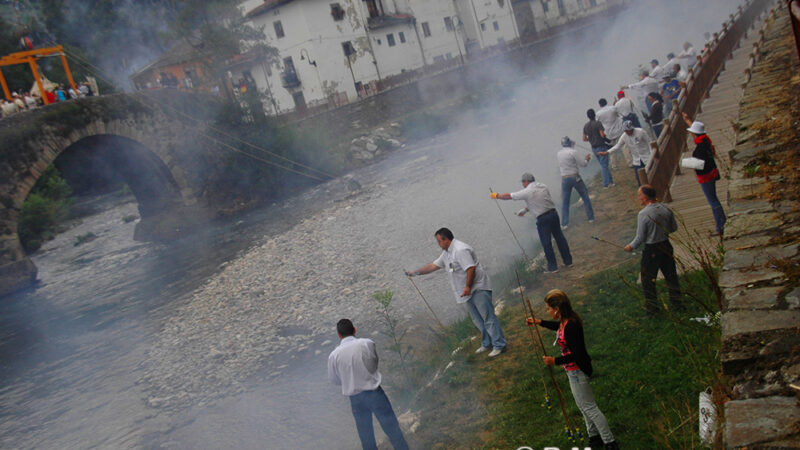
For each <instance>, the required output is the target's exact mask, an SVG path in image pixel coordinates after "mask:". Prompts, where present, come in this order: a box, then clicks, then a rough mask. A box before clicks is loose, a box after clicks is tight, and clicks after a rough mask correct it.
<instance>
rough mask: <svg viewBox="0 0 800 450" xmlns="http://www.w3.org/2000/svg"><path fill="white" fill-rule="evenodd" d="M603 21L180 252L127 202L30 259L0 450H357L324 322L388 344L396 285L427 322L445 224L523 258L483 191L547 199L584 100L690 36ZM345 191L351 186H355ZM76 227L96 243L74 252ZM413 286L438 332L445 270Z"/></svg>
mask: <svg viewBox="0 0 800 450" xmlns="http://www.w3.org/2000/svg"><path fill="white" fill-rule="evenodd" d="M678 3H680V2H678ZM691 3H693V2H689V4H691ZM710 3H714V2H710ZM718 3H719V2H718ZM722 3H725V2H722ZM645 4H650V3H648V2H645ZM681 4H682V3H681ZM730 4H731V8H730V9H731V10H732V9H733V7H734V6H735V3H730ZM717 6H718V5H717ZM712 7H713V5H709V6H708V8H712ZM677 12H679V13H681V14H684V15H686V16H687V17H688V16H689V15H691V14H696V11H690V9H689V8H688V7H687V8H683V9H679V10H677ZM639 13H641V11H638V12H631V13H626V14H624V15H623V16H621V18H620V20H619V21H618V22H616V23H615V24H616V25H618V24H619V23H627V22H625V21H626V20H633V19H634V18H637V17H640V15H639ZM716 15H719V18H717V17H716V16H714V17H710V18H706V19H704V20H706V21H708V24H706V23H705V22H700V21H697V20H696V21H695V22H691V26H692V28H690V29H691V30H693V32H694V34H702V32H703V31H705V30H713V29H716V28H717V26H718V25H717V26H713V25H712V24H716V23H721V21H722V18H723V17H724V16H725V14H722V13H720V11H719V10H716ZM695 19H696V17H695ZM615 24H612V23H607V24H603V26H595V27H594V28H591V29H589V30H590V31H591V32H590V33H585V34H586V36H584V37H583V38H582V39H579V40H572V41H569V42H565V43H564V44H562V45H563V48H561V50H560V51H559V55H563V57H559V58H557V60H556V61H553V62H552V66H551V67H549V68H548V69H546V70H545V69H541V70H538V71H536V73H535V74H532V75H531V76H530V78H529V79H528V80H525V81H522V82H521V83H520V85H519V86H518V89H517V91H516V92H515V95H514V96H513V98H511V99H510V100H506V101H503V102H500V103H498V104H493V105H484V107H481V108H478V109H476V110H471V111H465V112H463V113H461V114H459V115H458V116H456V117H454V118H453V121H454V125H453V126H452V127H451V129H450V130H449V131H448V132H446V133H443V134H441V135H438V136H436V137H434V138H431V139H428V140H426V141H424V142H419V143H416V144H411V145H408V146H407V147H405V148H403V149H401V150H398V151H396V152H394V153H392V154H391V155H388V156H387V157H386V158H384V159H383V160H381V161H380V162H378V163H376V164H374V165H372V166H369V167H365V168H362V169H359V170H356V171H354V172H353V173H351V174H350V175H348V176H347V177H344V178H340V179H337V180H333V181H331V182H329V183H326V184H323V185H320V186H318V187H316V188H314V189H312V190H310V191H307V192H305V193H303V194H300V195H298V196H296V197H293V198H291V199H289V200H286V201H284V202H281V203H278V204H275V205H272V206H270V207H267V208H264V209H262V210H259V211H256V212H252V213H250V214H247V215H245V216H242V217H239V218H237V219H235V220H232V221H230V222H227V223H221V224H217V225H215V226H213V227H209V228H208V229H207V230H204V231H203V232H201V233H198V234H197V235H195V236H192V237H191V238H186V239H184V240H182V241H179V242H175V243H172V244H170V245H159V244H152V243H139V242H134V241H133V240H132V236H133V228H134V226H135V222H130V223H125V222H124V221H123V220H122V218H123V217H125V216H127V215H131V214H136V203H135V201H127V202H123V203H122V204H119V203H118V202H117V203H114V205H113V206H108V207H105V208H101V210H99V211H98V212H96V213H94V214H92V215H89V216H87V217H84V218H82V219H81V221H80V223H77V224H75V225H74V226H73V227H72V228H70V229H69V230H68V231H66V232H64V233H62V234H59V235H58V236H57V237H56V238H55V239H54V240H52V241H50V242H47V243H46V244H45V245H44V246H43V247H42V249H41V250H40V251H39V252H37V254H36V255H35V257H34V258H33V259H34V262H35V263H36V265H37V266H38V267H39V280H40V281H39V283H38V285H37V286H36V287H35V288H34V289H32V290H31V291H28V292H25V293H22V294H19V295H16V296H13V297H10V298H5V299H3V302H2V303H0V327H1V331H0V380H2V388H1V389H2V391H0V446H1V447H3V448H92V447H100V448H140V447H147V448H187V449H189V448H191V449H196V448H278V449H281V448H286V449H290V448H291V449H295V448H320V447H324V448H332V449H337V448H342V449H345V448H356V447H358V438H357V435H356V433H355V427H354V424H353V419H352V416H351V415H350V413H349V405H348V402H347V401H346V399H345V398H343V397H342V396H341V393H340V392H338V391H337V389H336V388H334V387H333V386H330V385H328V384H327V381H326V376H325V363H326V359H327V355H328V353H329V352H330V351H331V350H332V349H333V348H334V347H335V345H336V344H337V342H338V339H337V337H336V334H335V323H336V321H337V320H338V319H340V318H341V317H350V318H352V319H353V320H354V322H355V324H356V327H357V328H358V334H359V335H360V336H365V337H373V338H375V339H376V340H377V341H378V342H379V343H381V342H382V340H381V336H380V335H379V334H378V333H379V332H380V331H381V330H382V329H383V328H382V327H381V326H380V324H379V322H378V316H377V314H376V312H375V303H374V301H373V300H371V296H372V294H373V293H374V292H376V291H378V290H382V289H391V290H392V291H393V292H394V293H395V301H394V305H395V308H396V314H397V317H398V318H400V319H402V326H403V327H404V328H406V329H409V330H410V332H412V333H413V332H422V331H421V330H424V328H425V327H427V326H430V324H431V322H430V319H429V316H428V313H427V310H426V309H425V307H424V304H423V303H422V302H421V301H420V300H419V297H418V296H417V294H416V292H415V291H414V290H413V288H412V286H411V285H410V284H409V282H408V280H406V279H405V277H404V276H403V269H404V268H416V267H418V266H420V265H422V264H426V263H428V262H431V261H432V260H433V259H435V258H436V257H437V256H438V254H439V252H440V250H439V249H438V247H437V246H436V243H435V241H434V238H433V233H434V231H435V230H436V229H438V228H439V227H442V226H447V227H449V228H450V229H451V230H453V232H454V233H455V235H456V238H458V239H461V240H463V241H465V242H467V243H469V244H471V245H472V246H473V247H474V248H475V249H476V250H477V253H478V255H479V257H480V259H481V261H482V262H483V264H484V265H485V266H486V267H487V269H488V270H489V271H490V272H493V271H496V270H500V269H502V268H503V267H504V266H505V265H506V264H507V263H508V262H510V261H511V260H512V259H513V258H515V257H517V256H518V255H519V249H518V247H517V246H516V244H515V243H514V241H513V239H512V237H511V235H510V233H509V232H508V229H507V227H506V224H505V222H504V221H503V218H502V217H501V216H500V214H499V212H498V211H497V207H496V206H495V205H494V201H492V200H490V199H489V197H488V195H489V188H490V187H491V188H493V189H494V190H496V191H500V192H508V191H512V190H517V189H519V188H521V186H520V183H519V176H520V175H521V173H522V172H524V171H531V172H533V173H534V174H535V175H536V176H537V180H539V181H543V182H544V183H546V184H548V185H549V186H550V188H551V192H552V193H553V196H554V198H555V199H556V200H558V197H559V190H560V189H559V188H558V186H559V183H560V177H559V176H558V173H557V169H556V161H555V152H556V150H557V149H558V148H559V145H558V144H559V141H560V138H561V136H563V135H570V136H572V138H573V139H576V138H579V137H580V130H581V128H582V125H583V122H584V117H585V116H584V111H585V109H586V108H588V107H591V106H593V105H594V104H595V102H596V97H599V96H601V95H602V96H606V97H608V98H611V96H612V94H613V93H614V92H615V91H616V89H618V86H619V84H621V83H622V82H624V81H628V82H629V81H630V78H631V73H632V72H633V69H634V68H635V67H636V64H638V63H639V62H641V61H648V60H649V59H650V58H651V57H652V54H653V53H656V52H657V54H661V53H666V51H668V50H677V48H678V47H679V45H680V43H681V42H682V40H683V36H684V35H685V34H686V32H685V31H684V32H678V31H676V30H669V32H667V31H665V33H666V34H667V35H668V36H670V40H667V39H664V38H663V37H659V39H658V40H657V41H655V42H653V43H652V45H651V46H650V47H651V48H652V49H654V50H652V51H651V50H648V49H647V48H642V47H647V46H646V45H642V41H641V40H639V41H637V42H634V41H632V40H630V39H628V37H629V36H628V34H627V33H628V32H630V31H631V27H633V28H632V29H633V31H636V32H641V33H642V36H644V35H646V32H647V31H652V30H649V29H648V28H647V27H646V25H647V24H633V25H636V26H635V27H634V26H633V25H631V27H628V29H627V30H626V31H624V32H623V31H618V29H619V27H617V26H612V25H615ZM629 25H630V24H629ZM598 36H605V40H598V39H597V37H598ZM598 42H600V43H598ZM673 43H674V44H673ZM601 44H602V45H601ZM612 50H613V51H612ZM597 51H599V54H596V53H597ZM587 65H588V67H590V68H592V67H594V68H596V69H603V70H604V72H608V74H607V75H605V74H604V76H603V79H597V78H596V71H593V70H588V69H587ZM593 164H594V163H593ZM596 170H597V167H595V166H594V165H593V166H592V167H590V169H589V171H587V172H586V174H587V175H588V176H591V174H592V173H593V171H594V172H596ZM350 178H354V179H356V180H358V181H359V182H360V183H361V185H362V187H363V188H362V189H361V190H360V191H357V192H352V191H350V190H349V189H348V187H347V186H348V180H349V179H350ZM501 206H502V208H503V210H504V211H505V214H506V216H507V217H508V218H509V220H510V221H511V223H512V226H513V227H514V230H515V232H516V234H517V236H518V237H520V238H521V240H522V242H523V244H524V245H525V246H526V248H531V246H532V245H533V242H534V233H535V229H534V224H533V221H532V219H529V218H525V219H521V218H517V217H514V216H513V214H512V213H513V211H515V210H517V209H519V208H520V207H521V206H522V205H520V204H517V203H514V202H504V203H502V205H501ZM613 206H614V205H595V210H596V211H598V212H599V213H600V215H602V210H603V208H608V207H613ZM573 220H575V221H582V220H585V216H583V214H582V213H578V214H576V216H575V217H574V219H573ZM89 232H91V233H94V234H95V235H96V236H97V238H96V239H94V240H91V241H88V242H84V243H82V244H81V245H75V243H76V239H77V237H78V236H83V235H85V234H86V233H89ZM577 263H578V264H580V262H577ZM417 280H419V281H418V284H419V286H420V288H421V289H422V290H423V292H425V294H426V297H427V299H428V300H429V301H430V302H431V304H432V307H433V308H434V309H435V310H436V313H437V315H439V317H440V318H443V319H444V320H445V321H452V320H454V319H456V318H458V317H461V316H462V315H463V314H464V311H462V310H461V309H459V308H458V306H457V305H456V304H455V300H454V298H453V294H452V292H451V291H450V287H449V283H448V282H447V279H446V277H445V276H444V275H443V274H439V273H437V274H433V275H430V276H428V277H421V278H418V279H417ZM497 288H501V286H497ZM382 355H384V356H388V355H387V352H386V351H385V350H384V351H383V352H382ZM383 370H384V372H385V377H386V378H387V380H388V381H391V380H392V377H393V376H396V375H395V374H392V373H386V372H387V370H388V367H387V366H386V364H385V363H384V365H383ZM390 396H391V391H390Z"/></svg>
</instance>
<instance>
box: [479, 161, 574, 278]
mask: <svg viewBox="0 0 800 450" xmlns="http://www.w3.org/2000/svg"><path fill="white" fill-rule="evenodd" d="M522 188H523V189H522V190H521V191H517V192H512V193H506V194H497V193H492V198H496V199H498V200H523V201H524V202H525V205H526V207H525V208H522V209H520V210H519V211H517V215H518V216H520V217H522V216H524V215H525V213H527V212H528V211H530V212H532V213H533V215H534V216H535V217H536V231H538V232H539V242H540V243H541V244H542V250H543V251H544V256H545V259H546V260H547V270H546V271H545V273H556V272H558V263H557V261H556V254H555V252H554V251H553V242H552V241H551V239H555V240H556V245H557V246H558V252H559V253H561V259H562V260H564V265H565V266H566V267H569V266H571V265H572V254H570V251H569V244H567V238H565V237H564V233H563V232H562V231H561V226H560V225H559V223H558V212H556V205H555V203H553V199H552V198H550V191H549V190H548V189H547V186H545V185H544V184H542V183H537V182H536V179H535V178H534V177H533V174H530V173H527V172H526V173H523V174H522Z"/></svg>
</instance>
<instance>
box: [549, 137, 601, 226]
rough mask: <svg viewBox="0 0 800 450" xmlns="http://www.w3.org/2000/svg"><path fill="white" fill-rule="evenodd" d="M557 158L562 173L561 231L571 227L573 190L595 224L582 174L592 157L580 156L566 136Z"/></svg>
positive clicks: (590, 221) (587, 215)
mask: <svg viewBox="0 0 800 450" xmlns="http://www.w3.org/2000/svg"><path fill="white" fill-rule="evenodd" d="M598 154H599V153H598ZM556 158H557V159H558V171H559V172H560V173H561V229H563V230H566V229H567V226H569V205H570V200H572V189H573V188H574V189H575V190H576V191H578V195H580V196H581V199H583V206H584V207H585V208H586V218H587V219H588V220H589V223H592V222H594V210H592V200H591V199H589V189H588V188H587V187H586V184H585V183H584V182H583V179H582V178H581V174H580V168H581V167H586V166H587V165H589V161H590V160H591V159H592V156H591V155H588V154H587V155H579V154H578V151H577V150H575V141H573V140H572V139H570V138H569V137H567V136H565V137H564V138H562V139H561V150H559V151H558V154H557V155H556Z"/></svg>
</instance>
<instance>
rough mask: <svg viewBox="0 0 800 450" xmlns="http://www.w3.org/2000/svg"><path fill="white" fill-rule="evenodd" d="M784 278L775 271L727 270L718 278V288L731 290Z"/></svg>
mask: <svg viewBox="0 0 800 450" xmlns="http://www.w3.org/2000/svg"><path fill="white" fill-rule="evenodd" d="M783 277H784V273H783V272H781V271H780V270H775V269H759V270H753V271H750V272H743V271H741V270H729V271H726V272H722V274H721V275H720V276H719V286H720V287H721V288H723V289H724V288H733V287H737V286H745V285H748V284H754V283H765V282H768V281H774V280H778V279H781V278H783Z"/></svg>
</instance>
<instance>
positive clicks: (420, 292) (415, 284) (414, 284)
mask: <svg viewBox="0 0 800 450" xmlns="http://www.w3.org/2000/svg"><path fill="white" fill-rule="evenodd" d="M403 272H405V274H406V277H407V278H408V281H410V282H411V284H412V285H413V286H414V289H416V290H417V293H418V294H419V296H420V297H421V298H422V301H423V302H425V306H427V307H428V310H429V311H430V312H431V314H433V318H434V319H436V323H438V324H439V326H440V327H442V330H443V331H447V329H446V328H445V326H444V324H443V323H442V321H441V320H439V317H438V316H437V315H436V313H435V312H434V311H433V308H431V305H430V303H428V300H427V299H425V296H424V295H422V291H421V290H419V287H417V283H415V282H414V280H413V279H412V278H411V274H409V273H408V271H407V270H405V269H403Z"/></svg>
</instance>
